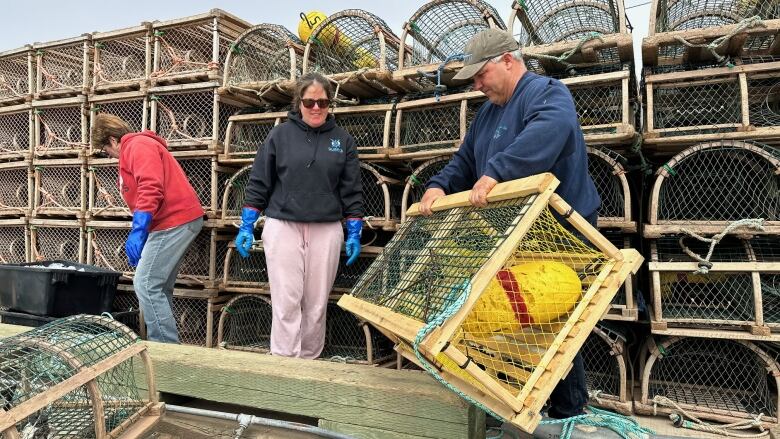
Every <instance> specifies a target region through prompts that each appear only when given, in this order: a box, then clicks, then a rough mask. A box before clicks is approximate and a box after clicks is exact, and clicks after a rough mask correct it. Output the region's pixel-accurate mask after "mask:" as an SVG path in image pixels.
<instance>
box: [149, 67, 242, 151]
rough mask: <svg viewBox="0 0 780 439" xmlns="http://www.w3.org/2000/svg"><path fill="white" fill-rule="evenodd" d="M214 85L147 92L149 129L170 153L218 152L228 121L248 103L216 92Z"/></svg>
mask: <svg viewBox="0 0 780 439" xmlns="http://www.w3.org/2000/svg"><path fill="white" fill-rule="evenodd" d="M218 85H219V83H217V82H207V83H197V84H180V85H171V86H165V87H154V88H152V89H150V90H149V102H150V108H151V116H150V119H149V120H150V128H151V130H152V131H155V132H156V133H157V134H158V135H159V136H160V137H162V138H164V139H166V141H167V142H168V148H169V149H171V150H207V151H211V152H216V151H220V150H222V149H223V147H222V139H224V138H225V132H226V130H227V125H228V119H229V118H230V116H232V115H234V114H236V113H238V112H239V111H240V110H241V109H242V108H245V107H247V106H248V105H250V104H251V102H249V101H247V100H237V99H235V98H233V97H229V96H226V95H219V94H218V93H217V92H216V89H217V86H218Z"/></svg>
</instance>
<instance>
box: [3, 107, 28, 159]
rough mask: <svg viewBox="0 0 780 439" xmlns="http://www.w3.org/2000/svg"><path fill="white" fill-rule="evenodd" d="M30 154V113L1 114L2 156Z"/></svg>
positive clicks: (25, 111)
mask: <svg viewBox="0 0 780 439" xmlns="http://www.w3.org/2000/svg"><path fill="white" fill-rule="evenodd" d="M27 152H30V112H29V111H27V110H24V111H19V112H15V113H3V114H0V156H18V155H20V154H24V153H27Z"/></svg>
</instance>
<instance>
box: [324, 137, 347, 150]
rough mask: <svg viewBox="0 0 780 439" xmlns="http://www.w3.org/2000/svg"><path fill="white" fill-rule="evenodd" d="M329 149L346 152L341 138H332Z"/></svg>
mask: <svg viewBox="0 0 780 439" xmlns="http://www.w3.org/2000/svg"><path fill="white" fill-rule="evenodd" d="M328 151H330V152H340V153H344V150H343V149H341V140H339V139H330V147H329V148H328Z"/></svg>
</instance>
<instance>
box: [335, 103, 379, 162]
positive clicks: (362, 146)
mask: <svg viewBox="0 0 780 439" xmlns="http://www.w3.org/2000/svg"><path fill="white" fill-rule="evenodd" d="M389 111H390V109H389V108H388V109H387V110H379V111H364V112H357V113H335V114H334V118H335V120H336V123H337V124H338V125H339V126H340V127H341V128H343V129H345V130H347V132H348V133H349V134H351V135H352V137H353V138H354V139H355V145H356V146H357V150H358V153H359V154H381V153H382V149H384V148H387V147H388V146H389V145H385V139H384V137H385V125H386V124H390V126H389V127H387V128H388V129H389V133H390V135H389V138H390V139H392V138H394V134H393V129H392V128H393V126H392V120H391V119H390V118H387V117H386V116H387V113H388V112H389Z"/></svg>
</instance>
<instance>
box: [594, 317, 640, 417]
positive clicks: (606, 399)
mask: <svg viewBox="0 0 780 439" xmlns="http://www.w3.org/2000/svg"><path fill="white" fill-rule="evenodd" d="M592 335H593V336H595V337H598V338H599V339H600V340H601V342H602V343H604V344H605V345H607V346H608V347H609V350H610V354H611V357H612V358H613V359H614V360H615V363H614V364H615V366H616V368H617V372H618V376H617V377H616V378H617V380H618V382H619V390H618V392H617V394H616V395H613V394H610V393H605V392H602V393H600V394H599V395H598V396H593V397H591V403H592V404H593V405H595V406H597V407H602V408H605V409H608V410H614V411H616V412H618V413H622V414H624V415H628V416H630V415H631V414H632V413H633V411H634V410H633V386H632V381H633V379H632V377H629V376H628V372H627V367H626V364H627V363H629V362H630V361H631V357H630V356H629V353H628V348H627V347H626V344H625V342H624V341H621V340H620V339H613V338H611V337H610V336H609V335H608V334H607V331H604V330H603V329H601V328H600V327H598V326H596V327H594V328H593V332H592Z"/></svg>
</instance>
